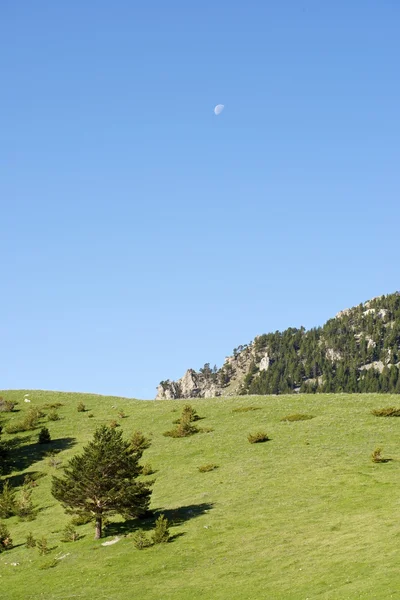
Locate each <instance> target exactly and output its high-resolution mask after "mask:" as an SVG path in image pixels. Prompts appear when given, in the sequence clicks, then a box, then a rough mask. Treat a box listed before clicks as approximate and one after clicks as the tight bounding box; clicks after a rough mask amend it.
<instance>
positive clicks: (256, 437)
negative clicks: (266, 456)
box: [247, 431, 270, 444]
mask: <svg viewBox="0 0 400 600" xmlns="http://www.w3.org/2000/svg"><path fill="white" fill-rule="evenodd" d="M247 439H248V440H249V442H250V444H259V443H261V442H268V441H269V440H270V438H269V437H268V435H267V434H266V433H265V432H264V431H257V433H249V435H248V436H247Z"/></svg>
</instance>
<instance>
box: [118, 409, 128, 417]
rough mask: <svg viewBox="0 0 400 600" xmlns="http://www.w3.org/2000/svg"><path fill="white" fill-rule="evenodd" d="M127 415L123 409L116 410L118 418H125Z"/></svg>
mask: <svg viewBox="0 0 400 600" xmlns="http://www.w3.org/2000/svg"><path fill="white" fill-rule="evenodd" d="M127 416H128V415H126V414H125V413H124V411H123V410H120V411H118V417H119V418H120V419H126V418H127Z"/></svg>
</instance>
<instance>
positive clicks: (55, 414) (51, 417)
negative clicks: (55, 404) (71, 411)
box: [47, 410, 60, 421]
mask: <svg viewBox="0 0 400 600" xmlns="http://www.w3.org/2000/svg"><path fill="white" fill-rule="evenodd" d="M47 418H48V420H49V421H59V420H60V415H59V414H58V412H57V411H56V410H51V411H50V412H49V414H48V415H47Z"/></svg>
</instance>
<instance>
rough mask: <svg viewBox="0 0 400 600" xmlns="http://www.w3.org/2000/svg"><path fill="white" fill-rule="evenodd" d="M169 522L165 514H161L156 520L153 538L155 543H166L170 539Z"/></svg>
mask: <svg viewBox="0 0 400 600" xmlns="http://www.w3.org/2000/svg"><path fill="white" fill-rule="evenodd" d="M168 526H169V522H168V519H167V518H166V517H164V515H160V516H159V517H158V519H157V520H156V526H155V528H154V531H153V534H152V539H153V543H154V544H165V543H166V542H168V541H169V538H170V533H169V529H168Z"/></svg>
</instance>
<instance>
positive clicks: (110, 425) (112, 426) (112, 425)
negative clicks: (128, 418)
mask: <svg viewBox="0 0 400 600" xmlns="http://www.w3.org/2000/svg"><path fill="white" fill-rule="evenodd" d="M119 426H120V425H119V423H118V422H117V421H116V420H115V419H113V420H112V421H110V424H109V427H111V428H112V429H115V428H116V427H119Z"/></svg>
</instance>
